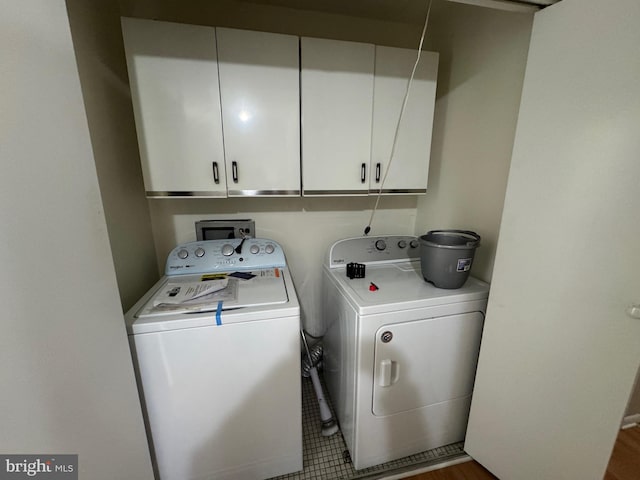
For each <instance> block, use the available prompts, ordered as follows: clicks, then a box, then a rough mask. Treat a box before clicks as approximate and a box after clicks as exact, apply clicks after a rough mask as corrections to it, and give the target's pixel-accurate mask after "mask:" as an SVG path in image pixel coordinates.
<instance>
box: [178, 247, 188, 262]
mask: <svg viewBox="0 0 640 480" xmlns="http://www.w3.org/2000/svg"><path fill="white" fill-rule="evenodd" d="M188 256H189V252H187V251H186V250H185V249H184V248H183V249H182V250H179V251H178V258H181V259H182V260H184V259H185V258H187V257H188Z"/></svg>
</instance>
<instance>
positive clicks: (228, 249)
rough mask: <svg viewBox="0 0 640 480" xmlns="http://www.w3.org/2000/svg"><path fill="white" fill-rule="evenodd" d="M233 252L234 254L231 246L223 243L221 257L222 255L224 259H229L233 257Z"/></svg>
mask: <svg viewBox="0 0 640 480" xmlns="http://www.w3.org/2000/svg"><path fill="white" fill-rule="evenodd" d="M233 252H234V248H233V245H229V244H228V243H225V244H224V245H223V246H222V255H224V256H225V257H229V256H231V255H233Z"/></svg>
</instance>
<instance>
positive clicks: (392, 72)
mask: <svg viewBox="0 0 640 480" xmlns="http://www.w3.org/2000/svg"><path fill="white" fill-rule="evenodd" d="M416 57H417V51H415V50H409V49H403V48H392V47H381V46H376V67H375V78H374V88H373V91H374V96H373V136H372V137H373V138H372V146H371V181H370V193H373V194H376V193H378V191H379V189H380V186H381V184H382V180H383V179H384V176H385V175H387V168H389V158H390V155H391V150H392V145H393V138H394V135H395V131H396V125H397V123H398V118H399V116H400V110H401V109H402V102H403V99H404V95H405V91H406V88H407V82H408V80H409V77H410V76H411V71H412V69H413V65H414V63H415V60H416ZM437 75H438V54H437V53H434V52H422V54H421V57H420V63H419V64H418V68H417V70H416V73H415V76H414V79H413V83H412V85H411V91H410V94H409V100H408V103H407V106H406V109H405V112H404V116H403V118H402V123H401V124H400V129H399V131H398V139H397V145H396V148H395V153H394V158H393V161H392V163H391V167H390V170H389V173H388V175H387V178H386V180H385V182H384V187H383V190H382V192H383V193H425V192H426V189H427V177H428V173H429V158H430V154H431V131H432V129H433V111H434V104H435V98H436V80H437Z"/></svg>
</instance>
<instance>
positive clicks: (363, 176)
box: [122, 18, 438, 197]
mask: <svg viewBox="0 0 640 480" xmlns="http://www.w3.org/2000/svg"><path fill="white" fill-rule="evenodd" d="M122 31H123V36H124V42H125V51H126V56H127V66H128V70H129V80H130V84H131V93H132V99H133V107H134V113H135V119H136V129H137V133H138V144H139V148H140V159H141V162H142V172H143V177H144V185H145V190H146V192H147V196H148V197H169V196H181V197H190V196H198V197H227V196H228V197H238V196H280V197H289V196H299V195H300V192H301V187H302V191H303V194H304V195H305V196H322V195H371V194H376V193H377V192H378V189H379V188H380V185H381V182H382V180H383V178H384V176H385V174H386V171H387V168H388V163H389V157H390V153H391V146H392V144H393V138H394V134H395V130H396V123H397V121H398V116H399V114H400V110H401V106H402V102H403V99H404V94H405V90H406V86H407V81H408V78H409V77H410V75H411V70H412V68H413V65H414V62H415V58H416V52H415V51H414V50H407V49H400V48H391V47H380V46H375V45H372V44H366V43H357V42H345V41H339V40H327V39H319V38H302V39H300V38H299V37H296V36H292V35H282V34H276V33H267V32H255V31H248V30H237V29H231V28H219V27H217V28H214V27H208V26H202V25H185V24H178V23H169V22H158V21H153V20H143V19H134V18H123V19H122ZM437 69H438V54H437V53H432V52H422V58H421V61H420V64H419V66H418V70H417V72H416V75H415V78H414V82H413V85H412V88H411V93H410V97H409V102H408V104H407V108H406V111H405V115H404V118H403V121H402V125H401V126H400V131H399V135H398V142H397V147H396V150H395V155H394V159H393V162H392V165H391V168H390V170H389V175H388V178H387V179H386V181H385V184H384V189H383V193H386V194H389V193H392V194H394V193H399V194H416V193H424V192H426V187H427V175H428V170H429V154H430V148H431V130H432V126H433V110H434V103H435V90H436V76H437ZM301 109H302V111H301ZM301 114H302V115H301ZM301 124H302V125H301ZM301 128H302V136H301ZM301 139H302V145H301V143H300V142H301ZM301 147H302V149H301ZM301 153H302V168H301V161H300V160H301V159H300V154H301Z"/></svg>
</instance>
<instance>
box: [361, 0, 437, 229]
mask: <svg viewBox="0 0 640 480" xmlns="http://www.w3.org/2000/svg"><path fill="white" fill-rule="evenodd" d="M431 2H432V0H429V3H428V5H427V14H426V16H425V19H424V27H422V35H421V36H420V43H419V45H418V55H417V57H416V61H415V63H414V64H413V70H412V71H411V76H410V77H409V81H408V82H407V89H406V91H405V92H404V100H403V101H402V108H401V109H400V115H399V116H398V123H397V124H396V131H395V133H394V135H393V143H392V144H391V154H390V155H389V163H388V164H387V168H386V171H385V172H384V176H383V177H382V182H381V183H380V188H379V189H378V195H377V196H376V203H375V205H374V206H373V210H371V216H370V217H369V223H368V224H367V226H366V227H365V229H364V234H365V235H368V234H369V232H370V231H371V224H372V223H373V217H374V215H375V213H376V211H377V210H378V204H379V203H380V197H381V196H382V189H383V188H384V183H385V181H386V180H387V175H389V170H391V163H392V162H393V159H394V156H393V155H394V153H395V151H396V144H397V142H398V132H399V131H400V122H401V121H402V117H403V116H404V111H405V108H406V107H407V101H408V100H409V92H410V91H411V84H412V83H413V77H414V76H415V74H416V69H417V68H418V63H419V62H420V55H421V54H422V44H423V43H424V37H425V34H426V33H427V25H428V24H429V14H430V13H431Z"/></svg>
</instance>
